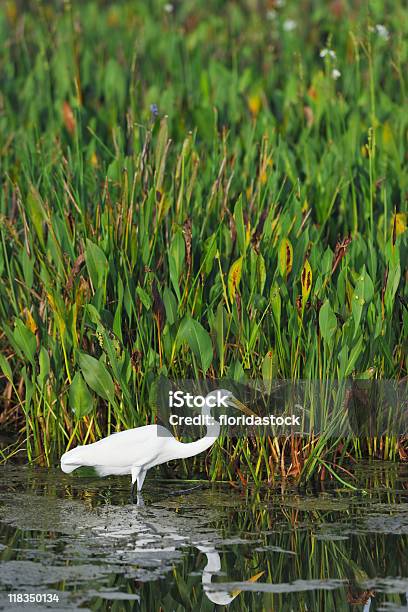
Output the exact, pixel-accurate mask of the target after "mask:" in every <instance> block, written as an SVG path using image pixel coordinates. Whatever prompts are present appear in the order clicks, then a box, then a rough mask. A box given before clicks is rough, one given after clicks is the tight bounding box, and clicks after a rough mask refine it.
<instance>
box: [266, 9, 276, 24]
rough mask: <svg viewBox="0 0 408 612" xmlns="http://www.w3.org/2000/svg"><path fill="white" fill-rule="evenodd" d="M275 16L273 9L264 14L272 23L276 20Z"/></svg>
mask: <svg viewBox="0 0 408 612" xmlns="http://www.w3.org/2000/svg"><path fill="white" fill-rule="evenodd" d="M276 16H277V12H276V11H275V9H271V10H270V11H267V12H266V18H267V19H268V20H269V21H273V20H274V19H276Z"/></svg>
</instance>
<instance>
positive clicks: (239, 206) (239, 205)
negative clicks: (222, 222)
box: [234, 195, 246, 255]
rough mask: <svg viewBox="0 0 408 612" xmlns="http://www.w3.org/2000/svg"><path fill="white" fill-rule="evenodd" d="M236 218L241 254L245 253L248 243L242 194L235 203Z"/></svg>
mask: <svg viewBox="0 0 408 612" xmlns="http://www.w3.org/2000/svg"><path fill="white" fill-rule="evenodd" d="M234 220H235V227H236V230H237V241H238V248H239V252H240V254H241V255H245V250H246V245H245V226H244V216H243V214H242V195H240V196H239V198H238V201H237V203H236V204H235V208H234Z"/></svg>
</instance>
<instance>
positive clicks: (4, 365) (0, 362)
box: [0, 353, 13, 382]
mask: <svg viewBox="0 0 408 612" xmlns="http://www.w3.org/2000/svg"><path fill="white" fill-rule="evenodd" d="M0 368H1V369H2V371H3V374H4V376H5V377H6V378H7V380H8V381H10V382H12V381H13V373H12V371H11V368H10V364H9V362H8V361H7V359H6V358H5V356H4V355H2V353H0Z"/></svg>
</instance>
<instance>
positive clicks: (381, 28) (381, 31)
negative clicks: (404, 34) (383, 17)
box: [375, 23, 390, 40]
mask: <svg viewBox="0 0 408 612" xmlns="http://www.w3.org/2000/svg"><path fill="white" fill-rule="evenodd" d="M375 31H376V32H377V34H378V36H379V37H380V38H383V39H384V40H388V39H389V37H390V33H389V31H388V30H387V28H386V27H385V25H382V23H377V25H376V26H375Z"/></svg>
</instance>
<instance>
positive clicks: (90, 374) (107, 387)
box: [79, 353, 115, 404]
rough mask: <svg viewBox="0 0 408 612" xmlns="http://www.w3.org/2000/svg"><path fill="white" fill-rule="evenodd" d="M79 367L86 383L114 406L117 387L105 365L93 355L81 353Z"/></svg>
mask: <svg viewBox="0 0 408 612" xmlns="http://www.w3.org/2000/svg"><path fill="white" fill-rule="evenodd" d="M79 365H80V368H81V370H82V374H83V375H84V378H85V381H86V383H87V384H88V385H89V386H90V387H91V389H92V390H93V391H95V393H97V394H98V395H99V396H100V397H102V398H103V399H105V400H108V401H109V402H110V403H111V404H114V403H115V387H114V384H113V381H112V378H111V375H110V374H109V372H108V370H107V369H106V366H105V364H104V363H103V362H102V361H98V359H95V357H92V356H91V355H86V354H85V353H81V354H80V355H79Z"/></svg>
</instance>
